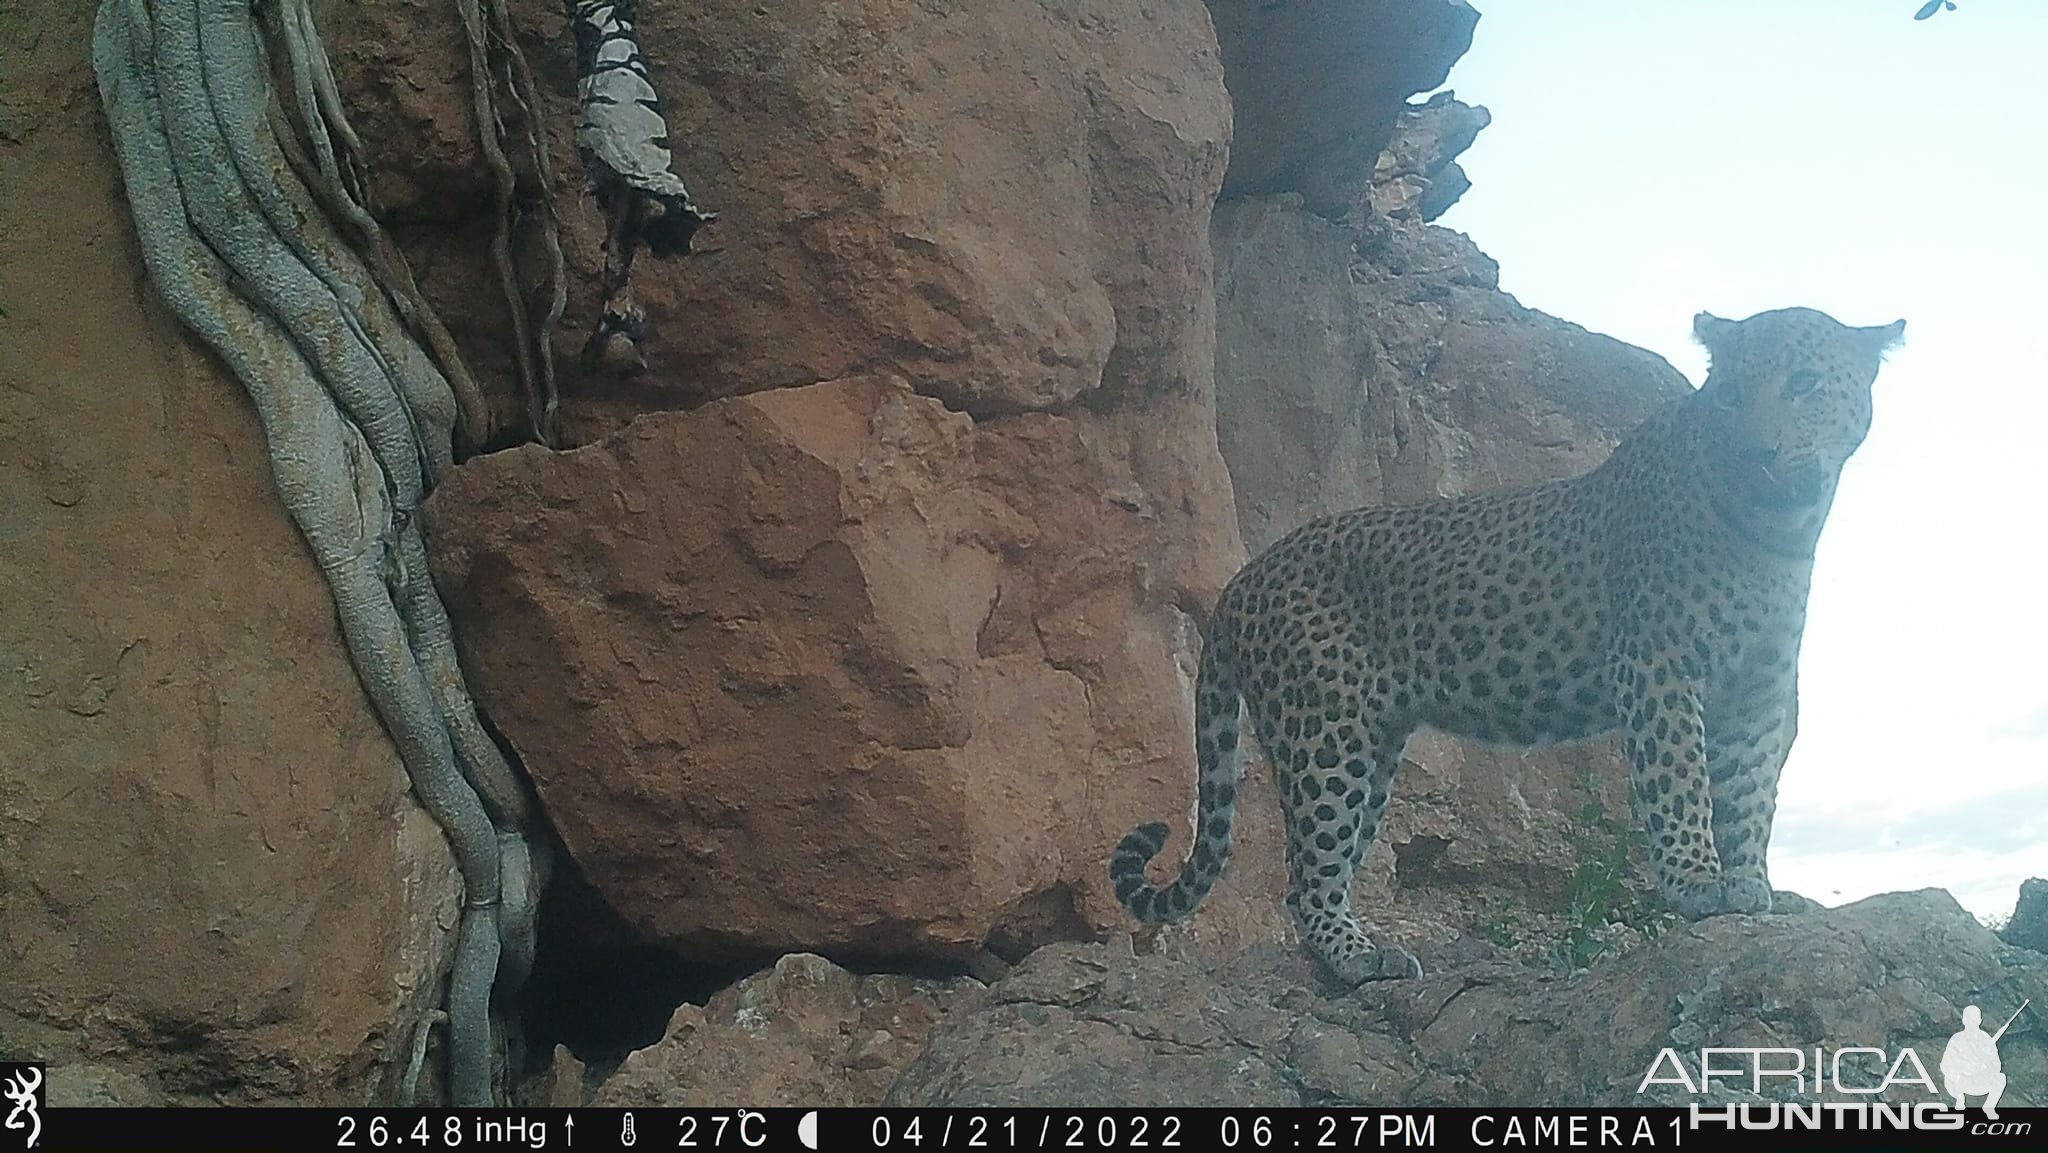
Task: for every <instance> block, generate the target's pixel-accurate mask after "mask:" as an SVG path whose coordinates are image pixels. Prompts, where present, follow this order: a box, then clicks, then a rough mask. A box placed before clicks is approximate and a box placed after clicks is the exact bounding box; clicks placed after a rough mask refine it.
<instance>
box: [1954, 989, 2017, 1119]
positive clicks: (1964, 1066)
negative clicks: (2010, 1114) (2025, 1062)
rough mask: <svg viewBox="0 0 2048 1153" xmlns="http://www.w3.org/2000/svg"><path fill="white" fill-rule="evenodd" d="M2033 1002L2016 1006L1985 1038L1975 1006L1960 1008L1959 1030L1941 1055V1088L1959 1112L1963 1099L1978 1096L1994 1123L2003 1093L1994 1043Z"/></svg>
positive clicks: (1981, 1012)
mask: <svg viewBox="0 0 2048 1153" xmlns="http://www.w3.org/2000/svg"><path fill="white" fill-rule="evenodd" d="M2032 1002H2033V998H2031V997H2029V998H2028V999H2027V1000H2025V1001H2021V1002H2020V1007H2019V1008H2018V1009H2014V1010H2013V1011H2012V1016H2010V1017H2007V1018H2006V1019H2005V1024H2003V1025H2000V1026H1999V1027H1998V1032H1996V1033H1991V1034H1988V1035H1987V1034H1986V1033H1985V1032H1984V1030H1983V1029H1981V1028H1979V1027H1978V1025H1979V1023H1980V1022H1982V1021H1983V1020H1984V1013H1983V1011H1982V1010H1980V1009H1978V1008H1977V1006H1975V1005H1965V1006H1963V1027H1962V1030H1961V1031H1960V1032H1958V1033H1957V1034H1956V1035H1955V1036H1953V1037H1950V1038H1949V1039H1948V1048H1946V1049H1944V1050H1942V1053H1941V1088H1942V1090H1943V1092H1945V1093H1947V1094H1948V1095H1949V1096H1950V1097H1953V1098H1955V1102H1956V1108H1958V1109H1961V1108H1963V1098H1964V1097H1965V1096H1968V1095H1971V1094H1980V1095H1982V1096H1983V1098H1984V1116H1986V1117H1988V1118H1990V1119H1991V1120H1993V1121H1996V1120H1998V1096H1999V1094H2001V1093H2003V1092H2005V1069H2004V1067H2003V1066H2001V1065H2000V1064H1999V1061H1998V1039H1999V1038H2000V1037H2003V1036H2005V1031H2006V1030H2007V1029H2010V1028H2012V1023H2013V1022H2014V1021H2017V1020H2019V1019H2020V1013H2021V1012H2022V1011H2024V1010H2025V1009H2026V1007H2027V1006H2028V1005H2029V1004H2031V1003H2032Z"/></svg>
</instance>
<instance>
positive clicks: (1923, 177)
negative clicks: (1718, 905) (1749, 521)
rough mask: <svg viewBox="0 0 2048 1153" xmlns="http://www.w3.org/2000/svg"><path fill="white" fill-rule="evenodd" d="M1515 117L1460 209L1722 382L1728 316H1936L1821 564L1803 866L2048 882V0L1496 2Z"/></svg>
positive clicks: (1471, 73)
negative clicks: (1926, 6) (1704, 335)
mask: <svg viewBox="0 0 2048 1153" xmlns="http://www.w3.org/2000/svg"><path fill="white" fill-rule="evenodd" d="M1473 2H1474V4H1475V6H1476V7H1478V8H1479V9H1480V11H1481V12H1482V13H1483V14H1484V15H1483V16H1482V17H1481V18H1480V21H1479V27H1478V31H1477V32H1476V33H1475V36H1474V41H1473V46H1472V51H1471V52H1470V53H1469V54H1468V55H1467V56H1466V57H1465V58H1464V59H1463V60H1461V61H1460V62H1459V63H1458V64H1457V66H1456V67H1455V68H1454V69H1452V72H1451V76H1450V81H1449V83H1448V84H1447V85H1446V86H1447V87H1449V88H1452V89H1455V90H1456V91H1457V94H1458V96H1459V98H1460V99H1462V100H1465V101H1466V102H1468V103H1473V104H1481V105H1484V106H1486V107H1487V108H1488V109H1489V110H1491V111H1492V113H1493V124H1492V126H1491V127H1489V128H1487V129H1486V130H1485V131H1484V132H1482V133H1480V135H1479V142H1478V143H1477V144H1476V145H1474V146H1473V148H1472V150H1471V151H1470V152H1468V153H1467V154H1466V155H1465V158H1464V160H1463V163H1464V165H1465V169H1466V171H1467V172H1468V173H1469V174H1470V175H1471V177H1472V181H1473V188H1472V190H1471V191H1470V192H1468V193H1466V194H1465V198H1464V200H1463V201H1461V202H1460V203H1459V204H1458V205H1457V206H1456V207H1454V208H1453V209H1452V210H1451V211H1450V212H1449V213H1448V214H1447V215H1446V216H1445V217H1444V218H1443V219H1442V220H1441V221H1439V223H1441V224H1443V225H1445V226H1447V227H1450V228H1455V229H1458V230H1460V231H1463V232H1466V233H1469V234H1470V235H1471V236H1472V237H1473V239H1474V240H1475V241H1477V242H1478V244H1479V246H1480V247H1481V248H1483V249H1485V250H1486V251H1487V252H1488V253H1489V254H1491V255H1492V256H1493V257H1494V258H1495V259H1497V260H1498V261H1500V266H1501V287H1502V288H1504V289H1505V290H1507V291H1508V292H1510V293H1512V294H1514V295H1515V297H1516V298H1517V299H1519V300H1520V301H1521V302H1522V303H1523V304H1525V305H1527V306H1529V307H1531V308H1536V309H1541V310H1543V311H1545V312H1549V313H1552V314H1554V315H1557V316H1560V317H1563V318H1565V319H1566V320H1570V321H1573V322H1576V323H1578V324H1582V325H1584V326H1585V327H1587V328H1590V329H1593V330H1595V331H1598V332H1604V333H1608V334H1610V335H1612V336H1615V337H1618V338H1620V339H1622V340H1626V341H1628V342H1630V343H1632V344H1638V345H1641V346H1643V347H1645V348H1648V349H1651V350H1652V351H1655V352H1657V353H1660V354H1662V355H1663V356H1664V357H1665V359H1667V360H1669V361H1670V362H1671V363H1672V364H1673V365H1675V366H1676V367H1677V368H1678V369H1679V370H1680V371H1682V372H1684V373H1685V374H1686V375H1687V376H1688V377H1690V378H1692V380H1693V382H1694V383H1695V384H1697V383H1698V382H1699V381H1700V380H1701V379H1702V378H1703V377H1704V375H1705V371H1706V357H1705V354H1704V352H1703V351H1702V350H1701V349H1700V348H1699V347H1698V346H1697V345H1695V344H1693V343H1692V340H1691V319H1692V316H1693V314H1694V313H1695V312H1698V311H1699V310H1701V309H1706V310H1708V311H1711V312H1714V313H1716V314H1718V315H1721V316H1725V317H1730V318H1740V317H1744V316H1748V315H1750V314H1752V313H1755V312H1760V311H1763V310H1765V309H1771V308H1782V307H1786V306H1790V305H1805V306H1808V307H1813V308H1819V309H1822V310H1823V311H1826V312H1828V313H1829V314H1831V315H1833V316H1834V317H1835V318H1836V319H1838V320H1841V321H1842V322H1844V323H1846V324H1854V325H1871V324H1884V323H1887V322H1889V321H1891V320H1894V319H1897V318H1900V317H1903V318H1905V320H1906V343H1905V345H1904V347H1902V348H1901V349H1899V350H1898V351H1897V352H1895V353H1893V354H1892V357H1891V359H1890V360H1889V361H1888V362H1887V364H1886V366H1885V369H1884V371H1883V372H1882V373H1881V374H1880V375H1879V377H1878V380H1877V388H1876V402H1875V404H1876V417H1875V422H1874V425H1873V427H1872V429H1871V433H1870V438H1869V439H1868V440H1867V441H1865V442H1864V446H1863V448H1862V450H1861V451H1860V452H1859V453H1858V454H1857V455H1856V457H1855V458H1854V459H1852V460H1851V461H1850V462H1849V467H1848V469H1847V470H1846V471H1845V473H1844V474H1843V478H1842V485H1841V489H1840V491H1839V493H1838V495H1837V496H1836V499H1835V506H1834V512H1833V514H1832V515H1831V517H1830V519H1829V523H1828V527H1827V531H1826V533H1825V535H1824V536H1823V537H1822V538H1821V544H1820V552H1819V557H1818V559H1817V561H1816V564H1815V572H1814V587H1813V594H1812V600H1811V604H1810V612H1809V621H1808V625H1807V630H1806V642H1805V647H1804V650H1803V653H1802V659H1801V664H1800V733H1799V739H1798V742H1797V743H1796V744H1795V746H1794V747H1793V751H1792V757H1791V760H1790V762H1789V763H1788V764H1787V765H1786V769H1785V776H1784V781H1783V784H1782V787H1781V789H1780V791H1779V807H1778V822H1777V829H1776V833H1775V835H1774V837H1773V840H1772V844H1771V872H1772V881H1773V882H1774V883H1775V884H1776V885H1777V886H1778V887H1779V888H1787V889H1792V890H1795V891H1797V892H1801V893H1804V894H1806V895H1807V896H1810V897H1813V898H1814V899H1816V900H1819V901H1822V902H1825V903H1827V904H1839V903H1842V902H1844V901H1848V900H1854V899H1857V898H1859V897H1864V896H1868V895H1869V894H1871V893H1877V892H1885V891H1889V890H1893V889H1917V888H1924V887H1928V886H1940V887H1943V888H1946V889H1948V890H1950V891H1951V892H1953V893H1954V894H1955V895H1956V898H1957V899H1958V900H1959V901H1961V902H1962V903H1963V905H1964V906H1965V907H1967V908H1969V909H1970V910H1971V911H1972V912H1974V913H1976V914H1978V915H1979V916H1987V917H1988V916H2003V915H2006V914H2009V913H2010V912H2011V911H2012V904H2013V898H2014V896H2015V893H2016V890H2017V888H2018V886H2019V882H2020V880H2021V879H2022V878H2024V877H2027V876H2048V673H2044V671H2043V670H2044V669H2048V610H2044V608H2043V605H2044V603H2048V596H2044V593H2043V588H2044V583H2048V582H2044V573H2043V548H2042V543H2043V537H2044V529H2043V525H2044V524H2048V510H2044V508H2043V501H2042V497H2043V495H2044V492H2048V387H2044V386H2048V381H2044V380H2043V372H2042V369H2041V365H2042V364H2043V357H2042V355H2041V351H2040V347H2039V345H2040V342H2041V340H2042V339H2043V336H2044V335H2048V285H2044V278H2048V160H2044V154H2048V143H2044V142H2048V128H2044V127H2043V125H2042V123H2041V117H2042V115H2043V114H2044V112H2048V61H2044V58H2043V55H2042V53H2043V52H2044V51H2048V3H2042V2H2040V0H1956V3H1957V9H1956V11H1953V12H1947V11H1944V12H1939V13H1936V14H1935V16H1934V17H1933V18H1932V19H1930V20H1927V21H1925V22H1915V21H1914V20H1913V19H1912V15H1913V12H1914V10H1915V9H1916V8H1918V7H1919V0H1799V2H1798V3H1786V2H1784V0H1712V2H1711V3H1707V2H1694V3H1680V2H1676V0H1572V2H1571V3H1557V2H1555V0H1473Z"/></svg>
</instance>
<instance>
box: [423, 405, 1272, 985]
mask: <svg viewBox="0 0 2048 1153" xmlns="http://www.w3.org/2000/svg"><path fill="white" fill-rule="evenodd" d="M1193 420H1194V416H1193V414H1192V413H1190V412H1189V410H1187V409H1186V408H1184V407H1183V408H1178V409H1176V408H1173V407H1168V406H1164V405H1162V406H1160V407H1158V408H1154V409H1152V410H1151V411H1150V412H1148V413H1147V414H1146V419H1145V420H1144V421H1142V422H1141V421H1136V420H1132V419H1129V418H1100V417H1095V416H1092V415H1088V414H1082V415H1072V416H1069V415H1054V414H1042V415H1025V416H1017V417H1011V418H1007V419H1002V420H995V421H976V420H974V419H973V418H971V417H968V416H966V415H964V414H961V413H957V412H953V411H950V410H948V409H947V408H946V407H945V406H944V405H943V404H941V403H940V402H939V401H937V400H935V399H932V398H930V397H925V396H920V395H918V394H917V393H915V392H913V391H912V390H911V389H910V387H909V386H908V385H907V384H906V383H905V382H903V381H902V380H900V379H898V378H893V377H873V378H857V379H852V380H846V381H836V382H832V383H827V384H819V385H813V386H811V387H809V388H802V389H777V390H772V391H769V392H764V393H756V394H753V395H750V396H746V397H740V398H732V399H728V400H723V401H718V402H715V403H713V404H710V405H707V406H705V407H703V408H701V409H698V410H695V411H693V412H690V413H673V414H671V413H657V414H650V415H648V416H644V417H642V418H640V419H639V420H637V421H635V422H634V423H633V424H631V425H629V426H628V427H627V428H626V429H625V430H624V431H622V432H620V433H618V434H616V435H614V436H612V437H610V438H607V439H606V440H604V441H601V442H599V443H597V444H594V445H589V446H586V447H583V448H580V449H576V450H573V451H570V452H566V453H559V454H551V453H548V452H546V451H545V450H542V449H538V448H526V449H519V450H516V451H511V452H504V453H498V454H495V455H492V456H489V457H485V458H482V459H479V460H476V461H472V462H471V463H469V464H468V465H465V466H463V467H462V468H460V469H458V470H457V471H456V473H455V474H454V476H452V477H451V478H450V479H449V480H448V481H447V482H446V483H445V484H443V486H442V487H441V488H440V490H438V491H437V492H436V494H435V496H434V498H433V500H432V501H431V502H430V503H429V504H428V506H427V510H426V513H427V517H428V520H427V524H428V531H429V534H430V536H431V538H432V540H433V552H434V556H435V563H436V578H437V581H438V583H439V584H440V586H441V588H442V590H443V593H444V595H445V596H446V597H447V599H448V601H449V604H450V607H451V610H452V611H453V613H454V614H455V616H456V618H457V619H458V620H459V621H460V622H461V631H460V633H459V636H460V638H461V643H462V646H463V651H464V654H465V663H466V664H467V666H468V667H469V668H470V670H471V672H472V675H473V677H474V679H475V683H476V686H477V689H478V691H479V693H480V694H482V695H483V697H484V698H485V699H487V700H489V701H490V702H491V704H492V709H493V715H494V716H495V717H497V719H498V723H499V725H500V726H501V727H502V728H503V730H504V731H505V734H506V736H507V737H508V738H509V739H510V740H511V742H512V743H513V745H514V746H515V747H517V749H518V750H519V752H520V755H521V756H522V757H523V759H524V761H525V763H526V765H527V768H528V770H529V771H530V772H531V773H532V775H533V778H534V781H535V784H536V786H537V787H538V789H539V791H540V795H541V797H542V799H543V800H544V802H545V803H546V805H547V808H548V811H549V813H550V814H551V815H552V817H553V819H554V821H555V825H556V827H557V829H558V830H559V831H560V833H561V835H562V838H563V840H564V842H565V844H566V845H567V847H568V849H569V851H570V852H571V854H572V855H573V856H574V857H575V859H576V860H577V862H578V863H579V864H580V865H581V866H582V869H583V871H584V873H585V875H586V876H588V877H589V878H590V880H591V882H592V883H593V884H594V885H596V886H597V887H598V889H600V890H601V891H602V892H603V893H604V894H605V896H606V899H607V900H608V902H609V903H610V904H611V905H612V907H614V908H616V909H617V910H618V911H619V912H620V914H621V915H623V916H624V917H625V918H627V920H628V921H630V922H631V923H633V924H634V925H635V926H636V927H637V928H639V929H640V930H641V931H643V932H645V933H647V934H648V935H649V936H651V937H652V938H653V939H655V940H658V941H663V942H667V943H670V944H672V945H676V946H679V947H682V948H685V949H687V950H689V951H690V952H691V953H692V954H693V955H697V956H701V957H725V958H745V957H751V956H755V955H758V954H759V953H761V952H763V951H769V952H780V951H796V950H810V951H822V952H831V953H836V954H838V955H841V956H868V957H883V958H908V957H920V956H921V957H927V958H946V959H952V960H962V959H965V958H968V957H970V956H972V955H974V953H975V952H976V951H977V950H978V949H979V948H980V947H981V946H982V945H984V944H986V943H989V942H991V941H995V942H997V943H998V944H999V945H1000V944H1002V943H1003V942H1008V943H1010V945H1012V946H1014V947H1017V948H1022V947H1026V946H1028V945H1032V944H1037V943H1040V942H1042V941H1045V940H1049V939H1055V938H1057V937H1061V936H1068V935H1072V934H1074V933H1085V932H1088V931H1090V930H1091V929H1092V928H1095V927H1099V926H1102V925H1104V924H1107V923H1109V922H1110V921H1111V920H1112V919H1113V918H1114V917H1115V916H1116V915H1117V914H1116V912H1115V907H1114V905H1113V902H1112V900H1111V898H1110V895H1109V894H1108V892H1107V887H1108V886H1107V877H1106V873H1105V862H1106V860H1107V857H1108V852H1109V847H1110V845H1111V844H1113V843H1114V842H1115V840H1116V839H1117V837H1119V836H1121V835H1122V833H1123V832H1124V831H1125V830H1126V829H1128V828H1129V827H1130V826H1131V825H1133V824H1136V823H1138V822H1139V821H1141V820H1144V819H1147V818H1149V817H1156V816H1157V815H1159V814H1160V812H1161V806H1162V804H1164V803H1165V802H1164V801H1163V799H1162V793H1163V792H1165V790H1164V789H1163V787H1162V786H1163V783H1164V782H1173V783H1174V784H1175V785H1178V784H1179V783H1180V782H1181V780H1182V778H1184V777H1185V776H1186V775H1187V773H1188V767H1187V766H1188V764H1189V756H1190V755H1191V754H1190V750H1189V748H1188V745H1189V743H1190V735H1189V725H1188V720H1187V718H1188V716H1189V712H1188V710H1189V708H1190V705H1189V701H1188V695H1187V694H1188V686H1189V682H1190V675H1191V668H1192V665H1191V661H1192V659H1193V658H1192V649H1191V644H1192V641H1193V630H1192V628H1191V627H1190V622H1189V618H1188V615H1187V614H1186V613H1185V612H1183V610H1182V608H1181V607H1180V606H1183V605H1186V606H1196V605H1199V604H1201V603H1203V602H1204V601H1205V600H1206V599H1208V598H1211V597H1213V596H1214V593H1215V590H1216V588H1217V585H1218V583H1219V582H1220V580H1221V579H1222V578H1223V577H1224V576H1225V575H1227V573H1228V571H1229V568H1228V563H1227V562H1228V561H1229V560H1230V559H1231V558H1232V556H1233V555H1234V549H1235V541H1234V538H1233V537H1232V536H1231V535H1230V534H1229V533H1228V532H1227V531H1226V530H1225V529H1224V527H1223V526H1221V525H1219V524H1218V523H1217V521H1216V520H1215V519H1214V516H1213V512H1205V510H1214V509H1216V508H1217V507H1218V505H1217V504H1215V503H1210V498H1211V497H1213V495H1214V494H1213V493H1205V492H1202V491H1200V490H1199V489H1194V488H1191V487H1190V485H1189V481H1188V479H1187V478H1188V476H1189V475H1190V474H1193V475H1194V476H1197V477H1199V476H1201V475H1203V468H1202V463H1203V462H1202V461H1201V459H1200V458H1199V457H1198V458H1197V459H1196V460H1194V461H1186V460H1176V459H1173V458H1169V457H1165V456H1164V455H1163V450H1162V448H1161V446H1162V445H1187V444H1198V443H1200V441H1199V439H1198V438H1199V436H1200V431H1199V428H1200V426H1199V425H1196V426H1195V427H1194V428H1190V427H1188V424H1189V423H1191V422H1193ZM1171 421H1179V422H1181V427H1180V428H1178V429H1176V428H1174V427H1173V425H1172V424H1169V423H1167V422H1171ZM1139 423H1144V424H1146V425H1147V427H1145V428H1143V429H1139V428H1135V427H1133V426H1134V425H1136V424H1139ZM1212 459H1213V458H1212ZM1219 467H1220V466H1219ZM1223 507H1224V508H1226V509H1227V505H1225V506H1223Z"/></svg>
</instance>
